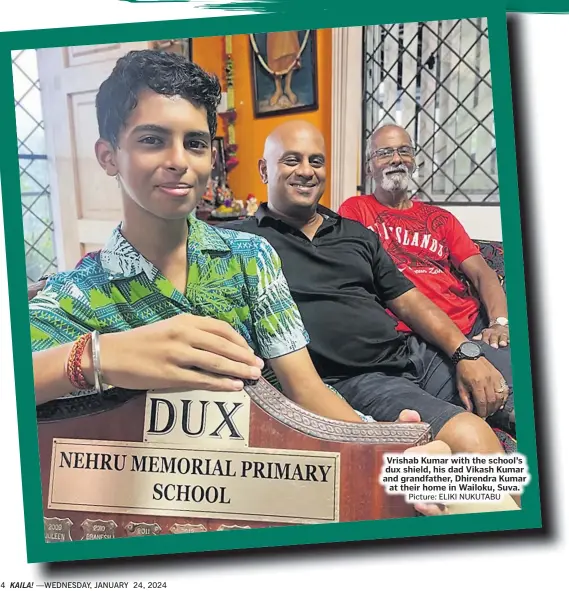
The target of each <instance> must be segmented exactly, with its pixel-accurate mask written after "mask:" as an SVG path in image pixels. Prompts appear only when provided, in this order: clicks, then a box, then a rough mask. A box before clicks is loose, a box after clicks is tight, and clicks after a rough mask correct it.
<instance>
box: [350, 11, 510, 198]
mask: <svg viewBox="0 0 569 591" xmlns="http://www.w3.org/2000/svg"><path fill="white" fill-rule="evenodd" d="M363 86H364V88H363V129H364V133H363V137H362V140H363V142H364V145H363V149H362V154H366V153H367V146H368V140H369V138H370V136H371V135H372V133H373V132H374V131H375V130H376V129H377V128H378V127H381V126H382V125H385V124H387V123H397V124H399V125H402V126H403V127H405V128H406V129H407V131H408V132H409V134H410V135H411V139H412V140H413V142H414V144H415V148H416V150H417V157H416V161H417V165H418V169H417V171H416V173H415V175H414V186H413V187H412V189H413V192H414V196H415V197H417V198H418V199H420V200H422V201H432V202H452V203H453V204H457V205H460V204H464V205H467V204H470V203H472V204H476V205H499V202H500V196H499V189H498V174H497V168H496V142H495V133H494V112H493V104H492V85H491V79H490V57H489V50H488V27H487V24H486V19H483V18H478V19H472V20H471V19H462V20H448V21H428V22H419V23H398V24H394V25H388V26H382V25H376V26H370V27H364V80H363ZM366 161H367V155H366V157H364V158H362V164H363V167H362V177H361V178H362V185H363V187H361V189H362V190H364V191H365V192H366V193H369V192H371V191H372V190H373V181H372V180H371V179H370V178H369V177H368V175H366Z"/></svg>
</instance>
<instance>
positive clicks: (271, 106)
mask: <svg viewBox="0 0 569 591" xmlns="http://www.w3.org/2000/svg"><path fill="white" fill-rule="evenodd" d="M249 39H250V45H251V66H252V67H251V69H252V78H253V103H254V113H255V117H270V116H274V115H282V114H285V113H286V114H288V113H298V112H302V111H315V110H317V109H318V79H317V65H316V63H317V60H316V31H315V30H314V29H304V30H300V31H285V32H277V33H251V34H250V35H249Z"/></svg>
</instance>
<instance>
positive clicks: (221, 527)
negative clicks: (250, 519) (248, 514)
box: [217, 523, 251, 531]
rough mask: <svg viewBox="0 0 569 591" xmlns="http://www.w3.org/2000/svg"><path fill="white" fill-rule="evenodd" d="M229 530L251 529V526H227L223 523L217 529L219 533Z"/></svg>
mask: <svg viewBox="0 0 569 591" xmlns="http://www.w3.org/2000/svg"><path fill="white" fill-rule="evenodd" d="M229 529H251V526H250V525H225V523H222V524H221V525H220V526H219V527H218V528H217V531H226V530H229Z"/></svg>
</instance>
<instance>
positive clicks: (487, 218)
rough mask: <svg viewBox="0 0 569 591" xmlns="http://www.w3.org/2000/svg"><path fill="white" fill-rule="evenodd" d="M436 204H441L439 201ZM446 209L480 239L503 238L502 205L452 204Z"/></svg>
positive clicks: (475, 237)
mask: <svg viewBox="0 0 569 591" xmlns="http://www.w3.org/2000/svg"><path fill="white" fill-rule="evenodd" d="M436 205H439V204H438V203H437V204H436ZM444 209H446V210H448V211H450V212H451V213H452V214H453V215H454V216H456V217H457V218H458V220H459V221H460V223H461V224H462V225H463V226H464V228H465V229H466V231H467V233H468V235H469V236H470V237H471V238H473V239H478V240H499V241H501V240H502V220H501V217H500V207H488V206H486V207H477V206H475V205H466V206H458V207H457V206H454V207H453V206H452V205H447V206H445V207H444Z"/></svg>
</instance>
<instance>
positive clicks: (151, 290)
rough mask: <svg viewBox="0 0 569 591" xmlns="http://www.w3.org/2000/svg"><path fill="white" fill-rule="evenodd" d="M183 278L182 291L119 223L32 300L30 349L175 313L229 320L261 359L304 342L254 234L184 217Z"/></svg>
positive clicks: (274, 259)
mask: <svg viewBox="0 0 569 591" xmlns="http://www.w3.org/2000/svg"><path fill="white" fill-rule="evenodd" d="M188 225H189V232H188V282H187V287H186V293H185V294H182V293H180V292H179V291H178V290H177V289H176V288H175V287H174V286H173V285H172V284H171V283H170V281H168V279H166V277H164V275H162V273H161V272H160V271H159V270H158V269H157V268H156V267H155V266H154V265H153V264H152V263H151V262H149V261H148V260H147V259H145V258H144V257H143V256H142V255H141V254H140V253H139V252H138V251H137V250H135V248H134V247H133V246H132V245H131V244H130V243H129V242H128V241H127V240H126V239H125V238H124V237H123V235H122V234H121V232H120V226H119V227H117V228H116V229H115V230H114V232H113V234H112V236H111V238H110V240H109V241H108V243H107V244H106V246H105V248H104V249H103V250H101V251H99V252H96V253H93V254H90V255H87V256H86V257H84V258H83V259H82V260H81V261H80V263H79V264H78V265H77V267H76V268H75V269H74V270H73V271H67V272H64V273H59V274H57V275H54V276H53V277H51V278H50V279H49V280H48V282H47V284H46V287H45V289H44V290H43V291H42V292H40V293H39V294H38V295H37V296H36V297H35V298H33V299H32V300H31V301H30V304H29V306H30V323H31V337H32V350H33V351H42V350H45V349H48V348H50V347H54V346H56V345H61V344H64V343H68V342H71V341H74V340H76V339H77V338H78V337H79V336H81V335H82V334H85V333H86V332H90V331H92V330H98V331H99V332H101V333H109V332H119V331H124V330H129V329H132V328H136V327H139V326H144V325H147V324H150V323H152V322H157V321H159V320H165V319H167V318H171V317H173V316H176V315H177V314H181V313H191V314H194V315H197V316H207V317H211V318H217V319H219V320H224V321H225V322H228V323H229V324H230V325H231V326H232V327H233V328H234V329H235V330H236V331H237V332H238V333H240V334H241V335H242V336H243V337H244V338H245V339H246V340H247V342H248V343H249V345H250V346H251V347H252V348H253V349H254V350H255V352H256V354H257V355H259V356H260V357H262V358H263V359H273V358H275V357H280V356H281V355H285V354H287V353H291V352H293V351H297V350H299V349H301V348H303V347H305V346H306V345H307V344H308V334H307V333H306V330H305V329H304V326H303V324H302V320H301V317H300V313H299V311H298V308H297V307H296V305H295V303H294V302H293V300H292V297H291V295H290V292H289V288H288V284H287V282H286V280H285V278H284V275H283V273H282V270H281V262H280V259H279V257H278V255H277V254H276V252H275V250H274V249H273V248H272V246H270V244H269V243H268V242H267V241H266V240H265V239H264V238H261V237H259V236H253V235H251V234H245V233H243V232H237V231H234V230H229V229H220V228H215V227H212V226H209V225H208V224H206V223H204V222H202V221H200V220H197V219H196V218H195V217H193V216H190V217H189V219H188Z"/></svg>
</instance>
